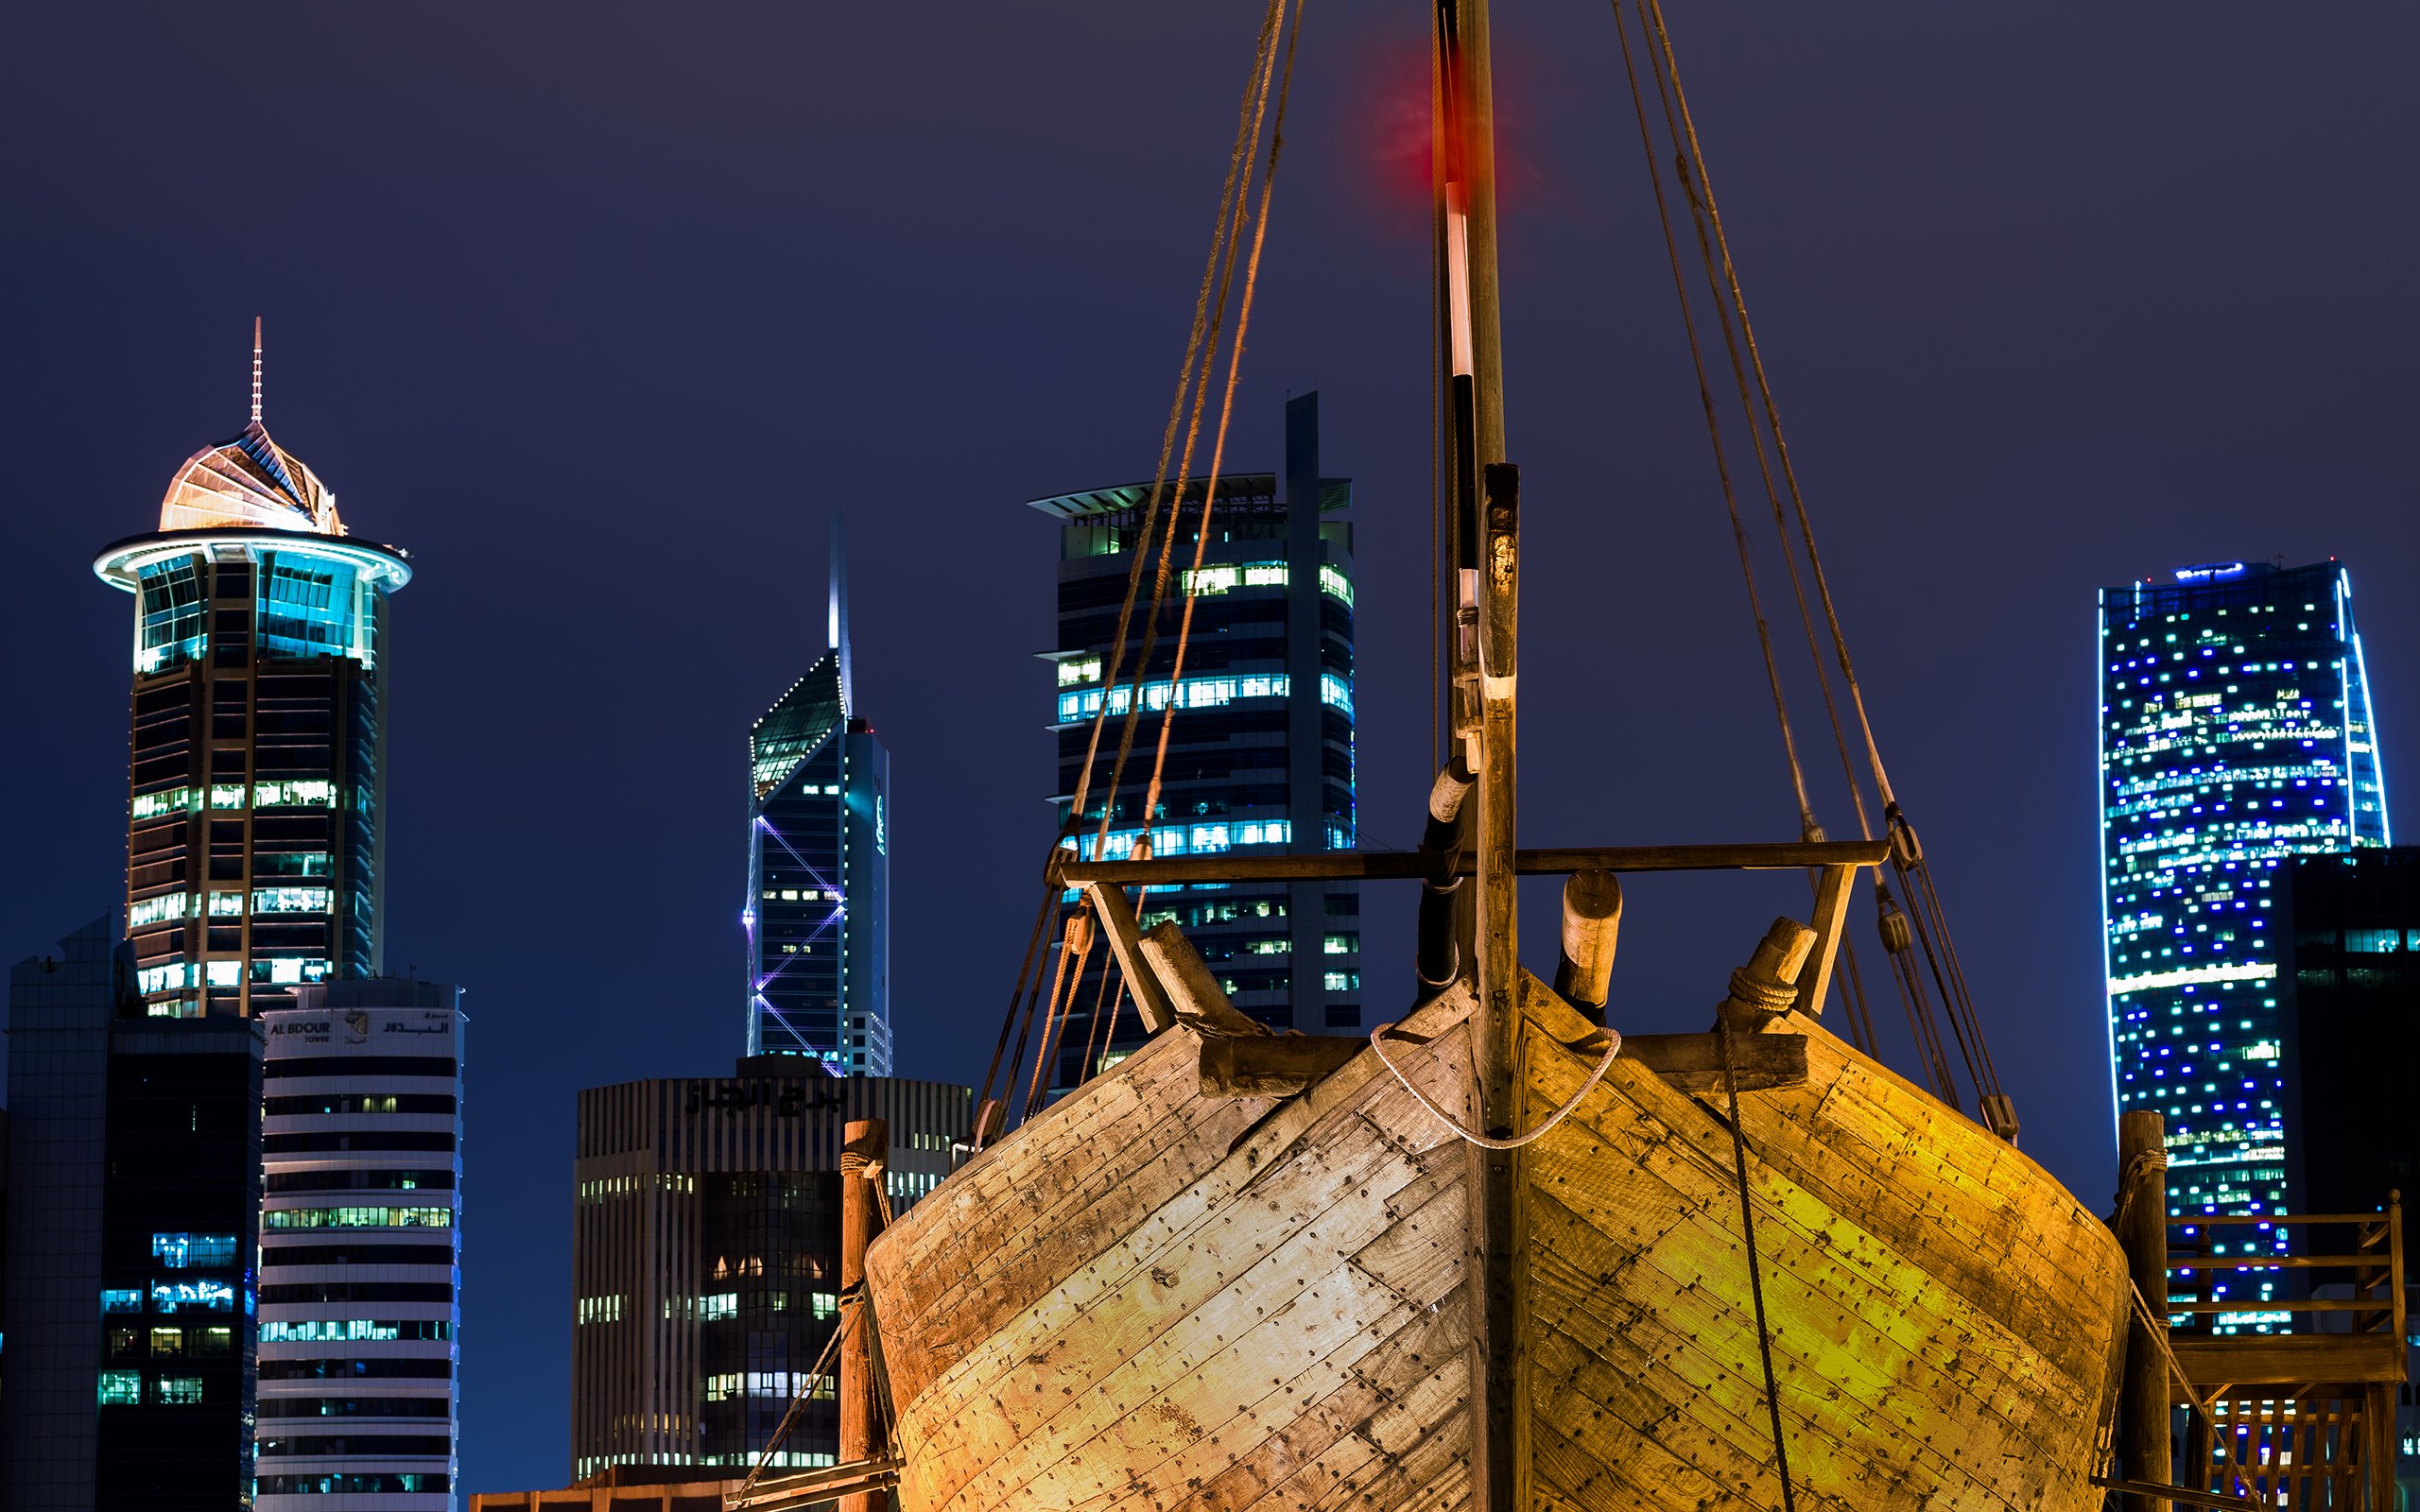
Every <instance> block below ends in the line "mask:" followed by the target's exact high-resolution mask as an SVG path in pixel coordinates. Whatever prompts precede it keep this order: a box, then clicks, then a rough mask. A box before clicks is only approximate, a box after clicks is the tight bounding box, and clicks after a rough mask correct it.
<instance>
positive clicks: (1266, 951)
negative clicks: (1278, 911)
mask: <svg viewBox="0 0 2420 1512" xmlns="http://www.w3.org/2000/svg"><path fill="white" fill-rule="evenodd" d="M1163 912H1164V913H1172V912H1173V910H1163ZM1320 949H1321V953H1322V954H1327V955H1352V954H1357V952H1358V951H1359V950H1360V949H1361V936H1358V935H1327V936H1322V938H1321V940H1320ZM1244 953H1245V954H1248V955H1291V954H1294V942H1293V941H1292V940H1291V939H1288V938H1287V937H1286V936H1282V935H1281V936H1278V937H1276V938H1275V939H1256V940H1253V942H1252V943H1251V944H1250V945H1248V946H1246V947H1245V948H1244Z"/></svg>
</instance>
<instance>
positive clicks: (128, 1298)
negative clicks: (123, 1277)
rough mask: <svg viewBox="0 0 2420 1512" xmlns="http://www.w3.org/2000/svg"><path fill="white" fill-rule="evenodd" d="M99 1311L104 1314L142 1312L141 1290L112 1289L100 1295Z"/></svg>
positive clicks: (128, 1287) (136, 1287) (134, 1287)
mask: <svg viewBox="0 0 2420 1512" xmlns="http://www.w3.org/2000/svg"><path fill="white" fill-rule="evenodd" d="M101 1311H102V1312H104V1313H140V1312H142V1311H143V1288H141V1287H139V1286H127V1287H112V1288H111V1289H110V1290H108V1291H105V1292H103V1293H101Z"/></svg>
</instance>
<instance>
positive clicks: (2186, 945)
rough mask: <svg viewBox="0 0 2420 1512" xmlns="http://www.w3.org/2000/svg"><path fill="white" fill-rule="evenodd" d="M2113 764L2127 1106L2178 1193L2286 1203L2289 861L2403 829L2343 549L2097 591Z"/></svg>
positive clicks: (2115, 1071) (2108, 759)
mask: <svg viewBox="0 0 2420 1512" xmlns="http://www.w3.org/2000/svg"><path fill="white" fill-rule="evenodd" d="M2100 776H2101V786H2100V802H2101V883H2102V915H2103V937H2104V941H2105V949H2106V953H2107V969H2108V993H2109V1038H2110V1057H2111V1074H2112V1091H2113V1094H2114V1097H2115V1101H2116V1105H2117V1108H2118V1110H2119V1111H2124V1110H2127V1109H2132V1108H2152V1109H2155V1110H2157V1111H2158V1112H2160V1113H2161V1114H2163V1115H2165V1118H2166V1121H2167V1128H2168V1146H2169V1162H2170V1169H2169V1177H2168V1183H2169V1186H2168V1189H2169V1201H2170V1205H2171V1209H2172V1211H2177V1212H2180V1213H2191V1212H2248V1211H2278V1210H2279V1209H2280V1208H2281V1207H2283V1206H2284V1205H2285V1204H2286V1203H2287V1201H2288V1191H2287V1170H2288V1166H2289V1154H2288V1151H2287V1148H2286V1144H2287V1138H2288V1133H2287V1123H2286V1105H2287V1091H2286V1089H2287V1087H2288V1086H2289V1084H2290V1082H2292V1080H2293V1079H2294V1078H2295V1076H2296V1074H2297V1068H2296V1067H2295V1066H2294V1065H2292V1064H2291V1063H2290V1057H2288V1055H2287V1053H2286V1051H2285V1049H2284V1048H2283V1046H2284V1040H2285V1036H2284V1035H2283V1032H2282V1024H2281V1015H2280V1012H2279V998H2280V996H2281V993H2280V989H2279V984H2278V981H2277V971H2278V962H2279V958H2280V955H2281V953H2282V951H2283V949H2284V946H2283V943H2282V942H2281V940H2280V939H2279V938H2278V937H2277V931H2278V930H2279V929H2280V928H2282V927H2283V926H2282V925H2281V923H2280V921H2279V919H2280V915H2279V912H2278V909H2279V908H2280V907H2282V904H2281V902H2279V900H2280V898H2281V895H2282V893H2283V890H2284V888H2283V882H2282V878H2283V877H2284V876H2285V875H2286V871H2285V870H2284V869H2281V868H2291V866H2292V864H2293V862H2294V859H2295V858H2297V857H2300V856H2308V855H2317V854H2325V853H2331V852H2342V851H2351V850H2353V849H2355V848H2357V847H2363V846H2382V845H2385V844H2387V843H2388V830H2387V809H2386V793H2385V790H2384V788H2383V786H2382V785H2381V783H2380V781H2379V776H2378V758H2377V733H2376V730H2375V727H2374V726H2373V724H2372V721H2371V710H2370V693H2369V681H2368V677H2367V674H2366V672H2365V671H2364V669H2363V666H2362V662H2361V641H2360V637H2359V634H2357V633H2356V632H2355V630H2354V627H2353V588H2352V582H2351V579H2350V577H2349V576H2347V574H2346V573H2345V571H2344V569H2343V567H2342V566H2341V565H2340V564H2338V563H2336V562H2333V561H2327V562H2320V563H2316V564H2314V565H2311V566H2308V567H2296V568H2291V569H2280V568H2272V567H2267V566H2263V565H2258V564H2250V565H2247V564H2244V563H2240V562H2238V563H2229V564H2223V565H2214V566H2204V567H2188V568H2186V569H2183V570H2182V571H2180V572H2178V573H2177V574H2176V577H2175V580H2174V581H2173V582H2169V583H2135V584H2133V585H2131V586H2129V587H2124V588H2110V589H2104V590H2102V591H2101V594H2100ZM2262 1242H2263V1243H2268V1242H2270V1241H2269V1239H2268V1236H2266V1235H2263V1236H2262ZM2277 1276H2278V1273H2277V1272H2275V1271H2273V1270H2272V1271H2267V1272H2247V1273H2244V1274H2243V1276H2242V1277H2241V1279H2240V1280H2238V1281H2237V1282H2236V1283H2235V1284H2236V1285H2237V1286H2238V1288H2239V1289H2240V1290H2241V1295H2240V1296H2239V1297H2238V1298H2237V1299H2238V1300H2244V1299H2256V1298H2257V1297H2268V1296H2272V1295H2275V1291H2274V1289H2275V1287H2276V1286H2277V1285H2278V1284H2280V1283H2279V1282H2278V1281H2277V1280H2276V1277H2277ZM2217 1284H2218V1287H2219V1290H2221V1292H2223V1291H2224V1290H2226V1289H2227V1283H2226V1282H2224V1281H2221V1282H2219V1283H2217ZM2281 1316H2282V1314H2281ZM2238 1321H2241V1322H2244V1323H2246V1324H2248V1325H2250V1326H2254V1327H2261V1326H2266V1325H2268V1324H2270V1323H2272V1322H2273V1321H2276V1320H2274V1319H2271V1318H2269V1317H2268V1316H2267V1315H2266V1314H2240V1315H2239V1316H2238Z"/></svg>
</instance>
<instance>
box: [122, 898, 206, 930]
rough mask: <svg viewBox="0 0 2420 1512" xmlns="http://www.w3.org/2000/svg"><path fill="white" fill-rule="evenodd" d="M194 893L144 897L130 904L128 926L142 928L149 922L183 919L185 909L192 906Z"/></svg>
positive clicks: (127, 914)
mask: <svg viewBox="0 0 2420 1512" xmlns="http://www.w3.org/2000/svg"><path fill="white" fill-rule="evenodd" d="M192 903H193V897H192V895H191V894H190V893H182V892H172V893H169V894H168V895H167V896H166V897H164V898H146V899H143V900H141V901H140V902H135V903H132V904H130V905H129V906H128V908H127V910H126V927H127V928H129V929H141V928H143V927H144V926H145V925H147V924H157V923H160V922H162V921H163V920H165V919H182V918H184V917H185V910H186V909H187V908H189V907H190V906H192Z"/></svg>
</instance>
